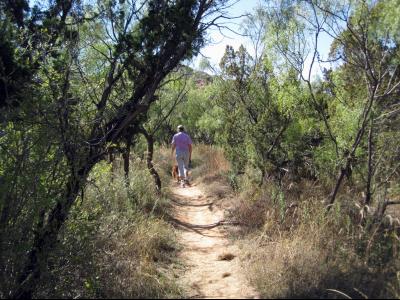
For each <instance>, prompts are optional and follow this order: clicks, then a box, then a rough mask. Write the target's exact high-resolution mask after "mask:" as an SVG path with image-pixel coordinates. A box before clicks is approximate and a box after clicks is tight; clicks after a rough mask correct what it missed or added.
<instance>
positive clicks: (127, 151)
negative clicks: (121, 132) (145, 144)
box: [122, 138, 132, 182]
mask: <svg viewBox="0 0 400 300" xmlns="http://www.w3.org/2000/svg"><path fill="white" fill-rule="evenodd" d="M131 145H132V142H131V139H129V138H128V139H126V145H125V149H124V152H123V153H122V157H123V159H124V174H125V179H126V181H127V182H128V180H129V164H130V153H131Z"/></svg>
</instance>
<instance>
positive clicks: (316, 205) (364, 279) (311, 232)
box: [229, 172, 400, 298]
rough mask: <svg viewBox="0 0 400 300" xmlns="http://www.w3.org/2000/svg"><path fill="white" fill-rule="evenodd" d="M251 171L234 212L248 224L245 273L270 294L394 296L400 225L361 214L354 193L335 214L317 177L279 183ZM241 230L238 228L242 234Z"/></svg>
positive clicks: (399, 288) (399, 266) (345, 197)
mask: <svg viewBox="0 0 400 300" xmlns="http://www.w3.org/2000/svg"><path fill="white" fill-rule="evenodd" d="M254 174H255V172H246V174H245V175H244V176H241V177H240V178H239V179H238V180H237V182H238V184H239V186H238V189H237V191H238V195H237V197H236V198H235V199H234V200H233V202H234V203H233V207H232V209H231V210H230V211H229V217H230V218H231V219H233V220H235V221H239V223H241V224H242V230H240V231H239V238H241V240H242V246H243V249H244V253H245V255H244V257H246V258H247V261H246V263H245V264H244V265H245V267H246V273H247V274H248V278H249V279H250V281H251V282H252V283H253V284H254V285H255V286H256V287H257V289H258V290H259V292H260V293H261V295H262V297H264V298H300V297H302V298H303V297H304V298H343V296H344V295H347V296H349V297H352V298H373V297H375V298H386V297H389V298H396V297H398V295H399V294H400V284H399V282H400V281H399V279H400V271H399V270H400V256H399V250H400V243H399V237H398V232H396V231H397V230H398V229H396V228H395V226H392V227H386V226H383V225H382V224H372V223H371V218H364V219H363V218H361V216H360V208H359V206H358V205H357V204H356V202H355V199H354V196H353V194H352V193H351V190H349V191H346V190H344V191H343V192H342V193H341V194H340V197H339V199H340V201H338V202H337V203H336V205H335V206H334V208H333V209H332V210H331V212H330V213H329V214H326V210H325V204H324V199H325V197H326V195H327V191H326V189H325V188H324V187H323V186H320V185H318V183H317V182H311V181H306V180H304V181H301V182H298V183H294V182H288V181H286V182H284V184H283V186H278V185H277V184H275V183H274V182H273V181H270V182H267V183H265V184H264V185H263V186H262V187H259V186H258V185H257V184H256V180H255V178H253V175H254ZM237 232H238V231H235V234H237Z"/></svg>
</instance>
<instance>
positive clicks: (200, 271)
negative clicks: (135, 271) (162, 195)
mask: <svg viewBox="0 0 400 300" xmlns="http://www.w3.org/2000/svg"><path fill="white" fill-rule="evenodd" d="M172 193H173V205H174V214H175V222H176V224H177V225H178V228H179V239H180V242H181V244H182V245H183V250H182V251H181V253H180V259H181V260H182V261H183V263H184V264H185V266H186V268H185V272H184V273H183V275H182V276H181V277H180V279H179V281H180V284H181V286H183V287H186V296H187V297H188V298H214V299H215V298H225V299H226V298H231V299H240V298H247V299H257V298H259V296H258V294H257V293H256V291H255V290H254V289H253V288H252V287H251V286H250V285H249V283H248V282H247V280H246V277H245V274H244V271H243V268H242V266H241V262H240V259H239V256H240V255H239V249H238V247H237V246H236V245H235V243H234V242H233V241H232V240H230V239H229V238H228V233H227V231H226V230H225V229H224V228H223V226H221V221H222V220H223V217H224V212H223V210H221V209H220V208H218V207H217V206H216V205H215V203H214V201H215V198H214V199H213V197H210V196H208V197H206V196H205V193H204V192H203V191H202V190H201V189H200V187H199V186H198V185H192V186H191V187H186V188H182V187H179V186H178V185H176V186H174V187H173V188H172Z"/></svg>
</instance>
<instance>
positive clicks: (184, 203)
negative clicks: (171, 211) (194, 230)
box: [171, 195, 214, 207]
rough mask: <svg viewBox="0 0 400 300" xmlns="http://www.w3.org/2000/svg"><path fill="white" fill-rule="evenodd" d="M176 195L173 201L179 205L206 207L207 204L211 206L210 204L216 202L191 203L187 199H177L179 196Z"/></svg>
mask: <svg viewBox="0 0 400 300" xmlns="http://www.w3.org/2000/svg"><path fill="white" fill-rule="evenodd" d="M174 197H175V198H172V199H171V201H172V202H173V203H175V204H176V205H178V206H188V207H205V206H210V205H213V204H214V202H208V203H204V204H191V203H189V201H186V200H183V201H182V200H181V199H177V198H179V197H177V196H176V195H174ZM197 200H200V199H197Z"/></svg>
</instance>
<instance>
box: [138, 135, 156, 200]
mask: <svg viewBox="0 0 400 300" xmlns="http://www.w3.org/2000/svg"><path fill="white" fill-rule="evenodd" d="M140 132H141V133H142V134H143V135H144V137H145V138H146V141H147V156H146V161H147V168H148V169H149V172H150V174H151V176H153V179H154V183H155V185H156V189H157V192H158V193H161V179H160V175H158V173H157V171H156V169H155V168H154V165H153V154H154V139H153V136H152V135H151V134H149V133H148V132H147V131H146V130H145V129H144V128H141V130H140Z"/></svg>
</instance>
